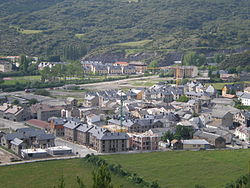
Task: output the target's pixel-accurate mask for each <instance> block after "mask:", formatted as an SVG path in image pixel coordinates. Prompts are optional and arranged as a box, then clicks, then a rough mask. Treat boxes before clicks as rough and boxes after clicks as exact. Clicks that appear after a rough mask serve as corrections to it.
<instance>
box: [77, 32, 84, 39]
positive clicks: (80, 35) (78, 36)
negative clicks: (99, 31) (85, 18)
mask: <svg viewBox="0 0 250 188" xmlns="http://www.w3.org/2000/svg"><path fill="white" fill-rule="evenodd" d="M75 36H76V38H79V39H83V38H84V36H85V34H84V33H78V34H75Z"/></svg>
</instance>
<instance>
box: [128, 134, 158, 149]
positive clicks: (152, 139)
mask: <svg viewBox="0 0 250 188" xmlns="http://www.w3.org/2000/svg"><path fill="white" fill-rule="evenodd" d="M130 139H131V143H130V148H131V149H135V150H141V151H146V150H158V142H159V141H160V138H159V137H158V136H156V135H154V134H150V133H148V132H146V133H131V134H130Z"/></svg>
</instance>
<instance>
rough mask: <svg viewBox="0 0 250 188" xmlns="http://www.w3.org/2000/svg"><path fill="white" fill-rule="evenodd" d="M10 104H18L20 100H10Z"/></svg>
mask: <svg viewBox="0 0 250 188" xmlns="http://www.w3.org/2000/svg"><path fill="white" fill-rule="evenodd" d="M12 104H14V105H19V104H20V102H19V100H17V99H15V100H14V101H13V102H12Z"/></svg>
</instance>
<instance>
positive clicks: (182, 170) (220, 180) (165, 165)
mask: <svg viewBox="0 0 250 188" xmlns="http://www.w3.org/2000/svg"><path fill="white" fill-rule="evenodd" d="M103 158H105V159H107V160H108V162H110V163H119V164H121V165H122V166H123V167H124V169H125V170H128V171H131V172H136V173H137V174H139V175H140V176H142V177H144V178H145V180H149V181H150V180H151V181H152V180H158V182H159V184H160V185H161V186H162V187H168V188H189V187H190V188H194V185H195V184H200V185H204V186H206V188H216V187H218V188H219V187H220V188H221V187H224V186H225V185H226V184H227V183H230V182H231V181H233V180H236V179H237V178H238V177H239V176H241V175H244V174H246V173H247V170H248V161H249V160H250V150H222V151H199V152H195V151H179V152H176V151H175V152H155V153H142V154H131V155H108V156H103Z"/></svg>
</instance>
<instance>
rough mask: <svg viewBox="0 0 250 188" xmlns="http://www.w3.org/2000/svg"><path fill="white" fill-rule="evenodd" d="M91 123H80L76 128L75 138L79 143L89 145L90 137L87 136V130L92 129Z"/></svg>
mask: <svg viewBox="0 0 250 188" xmlns="http://www.w3.org/2000/svg"><path fill="white" fill-rule="evenodd" d="M92 128H93V126H92V125H87V124H80V125H79V126H78V127H77V128H76V140H77V142H78V143H79V144H83V145H89V144H90V138H89V130H90V129H92Z"/></svg>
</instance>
